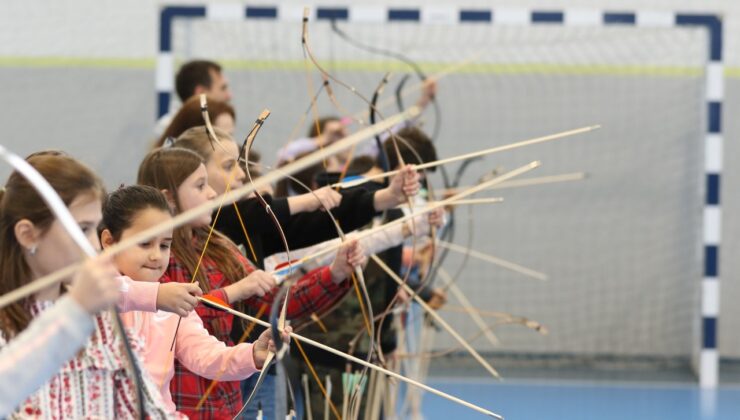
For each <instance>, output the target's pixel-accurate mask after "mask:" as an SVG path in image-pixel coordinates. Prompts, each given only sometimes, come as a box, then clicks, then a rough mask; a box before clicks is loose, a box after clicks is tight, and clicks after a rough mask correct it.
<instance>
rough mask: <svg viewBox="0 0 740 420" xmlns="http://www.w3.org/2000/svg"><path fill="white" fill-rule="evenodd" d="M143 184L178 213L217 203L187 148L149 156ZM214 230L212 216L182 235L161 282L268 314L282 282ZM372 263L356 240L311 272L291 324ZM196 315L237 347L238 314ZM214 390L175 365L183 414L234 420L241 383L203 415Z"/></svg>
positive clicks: (217, 394)
mask: <svg viewBox="0 0 740 420" xmlns="http://www.w3.org/2000/svg"><path fill="white" fill-rule="evenodd" d="M138 183H139V184H144V185H150V186H153V187H155V188H157V189H160V190H161V191H162V192H164V194H165V196H166V197H167V199H168V201H169V203H170V206H172V208H173V209H174V211H175V212H176V213H179V212H183V211H187V210H189V209H191V208H194V207H197V206H199V205H200V204H202V203H204V202H205V201H208V200H211V199H213V198H215V197H216V193H215V191H213V189H212V188H211V187H210V186H209V185H208V174H207V171H206V168H205V165H204V164H203V161H202V159H201V158H200V156H199V155H197V154H196V153H194V152H192V151H190V150H186V149H180V148H162V149H157V150H154V151H152V152H151V153H149V154H148V155H147V156H146V157H145V158H144V161H143V162H142V164H141V166H140V167H139V174H138ZM210 224H211V216H210V215H205V216H203V217H201V218H200V219H197V220H195V221H194V222H192V223H191V224H189V225H187V226H184V227H181V228H177V229H175V231H174V235H173V244H172V254H171V256H170V263H169V267H168V268H167V271H166V272H165V274H164V276H163V277H162V278H161V279H160V282H194V281H197V282H198V283H199V284H200V287H201V289H203V291H204V292H205V293H208V294H210V295H212V296H214V297H217V298H219V299H222V300H223V301H225V302H227V303H229V304H230V305H232V306H235V307H236V308H238V309H241V310H244V311H247V312H251V313H257V312H261V313H269V311H270V306H271V305H272V302H273V298H274V296H275V292H276V291H277V287H276V286H277V285H276V282H275V279H274V278H273V277H272V276H271V275H269V274H267V273H265V272H264V271H262V270H257V269H256V268H255V267H254V266H253V265H252V263H250V262H249V261H248V260H247V259H246V258H245V257H244V256H243V255H242V254H241V253H240V252H239V249H238V248H237V247H236V245H235V244H234V243H233V242H231V241H230V240H229V239H228V238H226V237H225V236H223V235H222V234H220V233H218V232H216V231H211V229H210V228H209V227H210ZM276 234H277V232H276ZM201 254H202V259H201ZM365 261H366V260H365V257H364V252H363V250H362V249H361V247H360V246H359V244H358V243H357V242H354V241H353V242H348V243H347V244H346V245H345V246H344V247H342V248H341V249H340V250H339V251H338V252H337V257H336V259H335V260H334V262H333V263H332V264H331V266H324V267H320V268H317V269H315V270H313V271H310V272H308V273H305V274H304V275H303V277H301V278H300V279H299V280H298V281H297V282H295V284H294V285H293V286H292V287H291V289H290V299H289V300H288V308H287V315H288V317H289V318H292V319H295V318H303V317H307V316H309V315H311V314H313V313H316V314H321V313H323V312H324V311H325V310H326V309H328V308H330V307H332V306H334V305H335V304H336V303H338V302H339V301H340V300H341V299H342V298H343V297H344V296H345V295H346V292H347V291H348V290H349V288H350V285H351V283H350V282H349V281H347V277H349V276H350V274H351V273H352V272H353V267H354V266H357V265H362V264H364V263H365ZM196 311H197V312H198V315H199V316H200V317H201V318H202V319H203V323H204V324H205V326H206V329H208V331H209V332H210V333H211V334H212V335H213V336H215V337H216V338H217V339H219V340H221V341H223V342H224V343H227V344H228V345H233V341H232V340H231V337H230V333H231V330H232V326H233V323H234V321H235V320H234V317H233V316H232V315H230V314H227V313H224V312H221V311H218V310H215V309H211V308H207V307H204V306H199V307H198V308H197V309H196ZM209 384H210V380H208V379H206V378H203V377H200V376H198V375H196V374H194V373H193V372H190V371H189V370H188V369H187V368H185V367H184V366H182V365H181V364H179V363H178V362H175V377H174V378H173V380H172V381H171V382H170V390H171V392H172V398H173V400H174V402H175V404H176V405H177V409H178V410H179V411H181V412H182V413H185V414H186V415H188V416H189V417H191V418H233V417H234V415H236V413H237V412H238V411H239V409H240V408H241V402H242V395H241V391H240V389H239V382H238V381H224V382H219V383H218V384H217V385H216V388H215V389H213V390H212V391H211V392H210V393H209V395H208V398H207V399H206V400H205V402H204V403H203V404H202V405H201V406H200V407H198V409H197V410H196V407H197V406H198V403H199V401H200V399H201V397H202V396H203V395H204V394H205V393H206V390H207V388H208V386H209Z"/></svg>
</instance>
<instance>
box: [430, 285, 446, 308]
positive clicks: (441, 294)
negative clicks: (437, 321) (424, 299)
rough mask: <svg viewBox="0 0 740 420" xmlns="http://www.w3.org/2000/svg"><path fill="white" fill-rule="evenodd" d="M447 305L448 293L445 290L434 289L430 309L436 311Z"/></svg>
mask: <svg viewBox="0 0 740 420" xmlns="http://www.w3.org/2000/svg"><path fill="white" fill-rule="evenodd" d="M445 303H447V293H446V292H445V291H444V289H440V288H434V289H432V297H431V298H429V302H428V304H429V307H431V308H432V309H434V310H437V309H440V308H442V306H444V304H445Z"/></svg>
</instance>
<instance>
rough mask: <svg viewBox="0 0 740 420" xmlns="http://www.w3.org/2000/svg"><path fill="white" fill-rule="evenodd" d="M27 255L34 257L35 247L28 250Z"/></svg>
mask: <svg viewBox="0 0 740 420" xmlns="http://www.w3.org/2000/svg"><path fill="white" fill-rule="evenodd" d="M28 253H29V254H31V255H36V245H33V246H32V247H31V249H29V250H28Z"/></svg>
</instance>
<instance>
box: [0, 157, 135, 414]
mask: <svg viewBox="0 0 740 420" xmlns="http://www.w3.org/2000/svg"><path fill="white" fill-rule="evenodd" d="M0 157H2V158H3V159H4V160H5V161H6V162H7V163H8V164H9V165H10V166H12V167H13V168H14V169H15V170H16V171H18V173H19V174H21V175H22V176H23V177H24V178H25V179H26V180H27V181H28V183H29V184H31V185H32V186H33V188H34V189H35V190H36V192H37V193H38V194H39V195H40V196H41V198H42V199H43V200H44V202H45V203H46V205H47V206H49V209H50V210H51V212H52V213H53V214H54V217H56V218H57V220H59V222H60V223H61V224H62V227H64V230H66V231H67V233H68V234H69V236H70V237H72V240H73V241H74V242H75V244H76V245H77V246H78V247H79V248H80V253H81V257H82V258H93V257H95V256H96V255H97V251H96V250H95V248H93V246H92V244H91V243H90V241H88V240H87V238H86V237H85V234H84V233H83V232H82V229H80V226H79V225H78V224H77V222H76V221H75V220H74V217H73V216H72V213H70V211H69V209H68V208H67V206H66V205H65V204H64V201H62V199H61V197H59V195H58V194H57V192H56V191H55V190H54V188H53V187H52V186H51V185H50V184H49V183H48V182H47V181H46V179H44V177H43V176H41V174H40V173H39V172H38V171H37V170H36V169H35V168H34V167H33V166H31V164H29V163H28V162H27V161H26V160H25V159H23V158H21V157H20V156H18V155H16V154H14V153H12V152H10V151H9V150H7V149H6V148H5V147H3V146H0ZM111 312H112V314H113V320H114V322H115V326H116V330H117V331H118V333H119V335H120V336H121V341H122V343H123V346H124V350H125V353H126V357H127V358H128V362H129V369H130V370H131V374H132V376H133V380H134V386H135V387H136V399H137V406H138V410H139V418H141V419H144V417H145V416H146V410H145V409H144V392H143V385H142V384H143V379H142V377H141V371H140V370H139V367H138V365H137V364H136V359H135V356H134V352H133V350H132V348H131V342H130V341H129V339H128V336H127V335H126V332H125V329H124V326H123V322H122V321H121V317H120V315H119V313H118V309H117V308H115V307H114V308H113V309H112V310H111Z"/></svg>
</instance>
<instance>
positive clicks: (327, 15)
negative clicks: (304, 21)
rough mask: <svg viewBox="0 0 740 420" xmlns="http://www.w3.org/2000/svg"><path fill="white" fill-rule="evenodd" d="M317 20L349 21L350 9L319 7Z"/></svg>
mask: <svg viewBox="0 0 740 420" xmlns="http://www.w3.org/2000/svg"><path fill="white" fill-rule="evenodd" d="M316 19H327V20H348V19H349V9H347V8H339V7H338V8H330V7H319V8H318V9H316Z"/></svg>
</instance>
